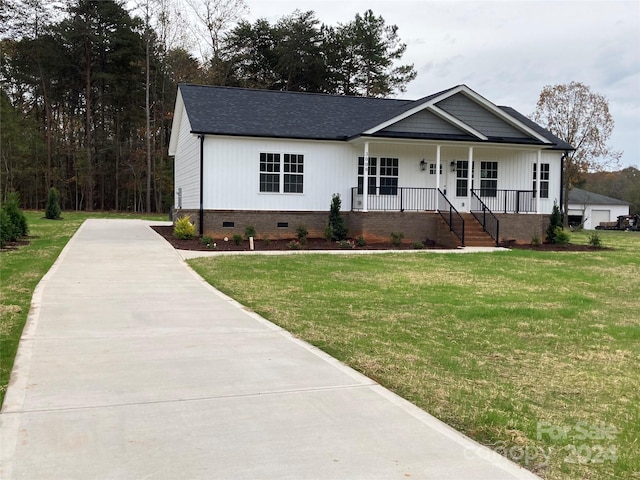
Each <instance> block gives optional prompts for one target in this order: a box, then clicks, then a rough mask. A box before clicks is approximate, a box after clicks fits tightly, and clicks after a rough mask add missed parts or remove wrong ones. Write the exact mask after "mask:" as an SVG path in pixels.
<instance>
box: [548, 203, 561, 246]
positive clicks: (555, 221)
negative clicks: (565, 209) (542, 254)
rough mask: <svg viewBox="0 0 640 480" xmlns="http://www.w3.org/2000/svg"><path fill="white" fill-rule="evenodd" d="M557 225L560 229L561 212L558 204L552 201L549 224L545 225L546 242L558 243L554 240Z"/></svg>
mask: <svg viewBox="0 0 640 480" xmlns="http://www.w3.org/2000/svg"><path fill="white" fill-rule="evenodd" d="M557 227H560V230H562V213H561V212H560V207H558V204H557V203H556V202H553V210H551V217H550V218H549V226H548V227H547V243H558V242H557V241H556V232H557V231H558V230H557Z"/></svg>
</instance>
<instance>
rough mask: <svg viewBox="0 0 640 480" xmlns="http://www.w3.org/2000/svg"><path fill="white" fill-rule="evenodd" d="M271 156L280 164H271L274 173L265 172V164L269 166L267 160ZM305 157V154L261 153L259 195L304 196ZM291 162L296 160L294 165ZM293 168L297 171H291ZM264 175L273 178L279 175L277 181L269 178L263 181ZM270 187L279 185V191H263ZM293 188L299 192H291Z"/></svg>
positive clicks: (266, 170)
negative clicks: (294, 179)
mask: <svg viewBox="0 0 640 480" xmlns="http://www.w3.org/2000/svg"><path fill="white" fill-rule="evenodd" d="M270 156H272V157H273V158H277V159H278V162H277V163H274V162H271V164H272V165H274V168H273V171H269V170H268V169H265V170H263V162H264V163H265V165H268V164H267V163H266V162H265V160H266V161H268V160H269V159H270V158H269V157H270ZM304 157H305V155H304V153H293V152H277V151H270V152H269V151H261V152H260V153H259V166H258V194H263V195H304V186H305V185H304V175H305V173H304ZM263 159H264V160H263ZM291 160H294V162H293V163H292V162H291ZM292 166H294V168H295V171H291V168H292ZM265 168H268V167H265ZM263 175H264V176H272V177H274V176H276V175H277V181H275V180H274V179H267V178H265V179H264V180H263ZM292 177H295V178H296V179H297V180H298V181H292V179H293V178H292ZM269 185H271V186H273V185H277V190H275V189H274V190H266V189H263V188H264V187H265V186H267V187H268V186H269ZM291 186H295V187H296V190H299V191H291V190H290V189H291Z"/></svg>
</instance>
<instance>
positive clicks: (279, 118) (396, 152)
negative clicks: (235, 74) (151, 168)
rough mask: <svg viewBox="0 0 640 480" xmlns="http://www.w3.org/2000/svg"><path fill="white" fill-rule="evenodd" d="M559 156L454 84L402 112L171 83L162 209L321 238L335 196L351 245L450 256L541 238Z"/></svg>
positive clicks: (314, 97) (556, 148)
mask: <svg viewBox="0 0 640 480" xmlns="http://www.w3.org/2000/svg"><path fill="white" fill-rule="evenodd" d="M569 150H572V147H571V145H569V144H567V143H566V142H563V141H562V140H560V139H559V138H557V137H555V136H554V135H552V134H551V133H550V132H548V131H547V130H545V129H544V128H542V127H541V126H539V125H537V124H536V123H534V122H532V121H531V120H529V119H528V118H527V117H525V116H524V115H522V114H520V113H518V112H517V111H515V110H514V109H512V108H509V107H499V106H497V105H495V104H493V103H492V102H490V101H489V100H487V99H486V98H484V97H482V96H481V95H479V94H478V93H476V92H475V91H473V90H472V89H471V88H469V87H468V86H466V85H458V86H455V87H452V88H449V89H447V90H444V91H442V92H438V93H435V94H432V95H429V96H427V97H424V98H421V99H419V100H415V101H413V100H396V99H381V98H363V97H349V96H339V95H325V94H308V93H297V92H283V91H271V90H251V89H242V88H229V87H216V86H204V85H189V84H181V85H179V87H178V94H177V100H176V105H175V111H174V117H173V125H172V131H171V139H170V143H169V155H172V156H174V157H175V210H176V211H177V215H185V214H188V215H190V216H191V218H192V220H193V221H194V222H195V223H196V224H197V228H198V230H199V232H200V233H201V234H203V233H204V234H210V235H212V236H214V237H216V236H218V237H220V236H229V235H233V234H236V233H243V232H244V228H245V227H246V226H248V225H251V226H253V227H254V228H255V230H256V232H257V236H258V238H264V237H270V238H292V237H293V236H295V231H296V229H297V227H299V226H304V227H306V228H307V229H308V231H309V235H310V236H318V237H322V236H323V232H324V228H325V226H326V224H327V219H328V211H329V206H330V203H331V198H332V195H333V194H336V193H337V194H340V196H341V199H342V212H343V215H344V217H345V220H346V224H347V227H348V228H349V235H350V236H352V237H354V238H356V237H358V236H360V235H362V236H363V237H364V238H365V239H367V241H376V240H379V241H387V240H388V239H389V235H390V233H391V232H402V233H403V234H404V236H405V240H406V241H418V240H420V241H425V240H426V241H435V242H437V243H440V244H444V245H459V246H460V245H472V244H486V242H487V241H489V243H490V244H491V243H496V242H499V241H502V240H503V239H521V240H524V241H529V240H531V238H532V237H533V236H535V235H540V236H541V235H543V232H544V230H545V227H546V222H547V221H548V215H549V214H550V213H551V210H552V208H553V204H554V202H558V203H560V202H561V187H560V185H561V181H562V159H563V155H565V154H566V152H568V151H569ZM560 204H561V203H560Z"/></svg>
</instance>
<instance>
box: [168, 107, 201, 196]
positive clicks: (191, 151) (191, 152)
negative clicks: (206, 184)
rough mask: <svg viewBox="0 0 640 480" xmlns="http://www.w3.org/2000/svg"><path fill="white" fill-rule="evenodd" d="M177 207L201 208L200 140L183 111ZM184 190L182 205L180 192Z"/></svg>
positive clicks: (178, 163)
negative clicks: (193, 132) (194, 133)
mask: <svg viewBox="0 0 640 480" xmlns="http://www.w3.org/2000/svg"><path fill="white" fill-rule="evenodd" d="M174 182H175V203H174V206H175V208H178V207H180V206H181V208H183V209H194V208H200V140H199V139H198V137H197V136H196V135H192V134H191V125H190V123H189V118H188V116H187V114H186V112H184V111H183V114H182V121H181V123H180V136H179V137H178V146H177V148H176V155H175V179H174ZM180 191H182V200H181V203H182V205H180V199H179V198H178V197H179V192H180Z"/></svg>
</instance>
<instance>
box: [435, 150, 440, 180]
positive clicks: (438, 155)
mask: <svg viewBox="0 0 640 480" xmlns="http://www.w3.org/2000/svg"><path fill="white" fill-rule="evenodd" d="M436 188H437V189H440V145H436Z"/></svg>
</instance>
